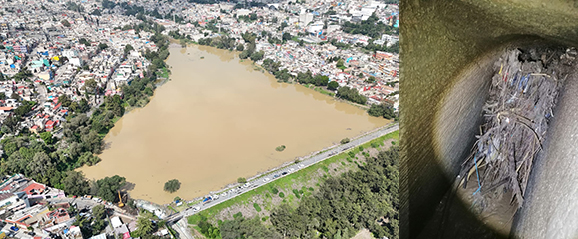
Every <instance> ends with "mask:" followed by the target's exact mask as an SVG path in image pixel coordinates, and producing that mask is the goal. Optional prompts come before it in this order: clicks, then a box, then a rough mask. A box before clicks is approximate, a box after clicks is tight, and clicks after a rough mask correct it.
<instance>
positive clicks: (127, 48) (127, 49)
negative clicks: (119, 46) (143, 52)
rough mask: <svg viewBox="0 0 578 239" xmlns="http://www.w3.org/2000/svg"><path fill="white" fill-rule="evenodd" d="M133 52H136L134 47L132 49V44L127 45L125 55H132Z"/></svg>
mask: <svg viewBox="0 0 578 239" xmlns="http://www.w3.org/2000/svg"><path fill="white" fill-rule="evenodd" d="M132 50H134V47H132V46H131V45H130V44H126V46H124V55H125V56H126V55H128V53H130V51H132Z"/></svg>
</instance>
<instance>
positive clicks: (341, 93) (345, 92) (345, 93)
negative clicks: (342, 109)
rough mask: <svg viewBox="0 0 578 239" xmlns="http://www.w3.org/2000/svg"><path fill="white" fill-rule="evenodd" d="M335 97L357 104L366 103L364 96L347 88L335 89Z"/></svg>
mask: <svg viewBox="0 0 578 239" xmlns="http://www.w3.org/2000/svg"><path fill="white" fill-rule="evenodd" d="M337 97H339V98H342V99H345V100H348V101H351V102H354V103H357V104H362V105H365V103H367V98H366V97H365V96H363V95H360V94H359V92H358V91H357V90H356V89H352V88H349V87H347V86H344V87H339V89H337Z"/></svg>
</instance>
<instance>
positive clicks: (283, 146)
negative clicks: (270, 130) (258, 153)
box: [275, 145, 285, 152]
mask: <svg viewBox="0 0 578 239" xmlns="http://www.w3.org/2000/svg"><path fill="white" fill-rule="evenodd" d="M275 150H277V151H279V152H281V151H283V150H285V145H281V146H278V147H277V148H275Z"/></svg>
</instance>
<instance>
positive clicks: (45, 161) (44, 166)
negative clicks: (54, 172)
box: [28, 151, 52, 176]
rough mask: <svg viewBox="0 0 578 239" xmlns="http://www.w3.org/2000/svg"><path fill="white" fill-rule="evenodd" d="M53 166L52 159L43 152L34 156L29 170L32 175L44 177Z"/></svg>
mask: <svg viewBox="0 0 578 239" xmlns="http://www.w3.org/2000/svg"><path fill="white" fill-rule="evenodd" d="M51 166H52V161H51V160H50V157H49V156H48V155H47V154H46V153H45V152H43V151H40V152H37V153H35V154H34V157H33V158H32V160H31V161H30V163H29V164H28V170H29V172H30V173H31V175H41V176H44V175H45V174H46V172H48V169H49V168H50V167H51Z"/></svg>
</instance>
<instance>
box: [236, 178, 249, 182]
mask: <svg viewBox="0 0 578 239" xmlns="http://www.w3.org/2000/svg"><path fill="white" fill-rule="evenodd" d="M237 182H238V183H247V179H246V178H243V177H239V178H237Z"/></svg>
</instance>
